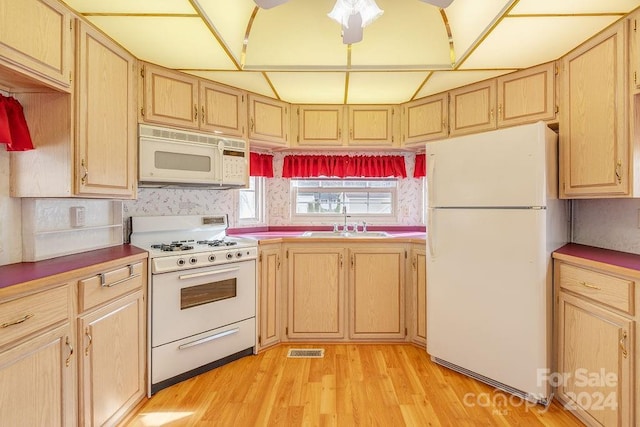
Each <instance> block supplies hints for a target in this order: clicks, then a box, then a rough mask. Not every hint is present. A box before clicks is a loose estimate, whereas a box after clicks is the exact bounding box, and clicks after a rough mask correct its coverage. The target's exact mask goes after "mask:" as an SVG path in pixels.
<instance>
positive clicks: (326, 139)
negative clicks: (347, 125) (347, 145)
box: [292, 105, 344, 147]
mask: <svg viewBox="0 0 640 427" xmlns="http://www.w3.org/2000/svg"><path fill="white" fill-rule="evenodd" d="M295 108H296V114H295V117H294V120H292V128H293V129H294V131H296V133H297V137H296V141H295V145H297V146H299V147H305V146H307V147H308V146H311V147H314V146H315V147H317V146H342V145H344V135H343V132H342V128H343V126H344V123H343V116H344V106H343V105H297V106H295ZM292 145H294V144H292Z"/></svg>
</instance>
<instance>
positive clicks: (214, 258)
mask: <svg viewBox="0 0 640 427" xmlns="http://www.w3.org/2000/svg"><path fill="white" fill-rule="evenodd" d="M215 260H216V256H215V255H214V254H211V255H209V262H214V261H215Z"/></svg>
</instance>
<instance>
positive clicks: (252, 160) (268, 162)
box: [249, 153, 273, 178]
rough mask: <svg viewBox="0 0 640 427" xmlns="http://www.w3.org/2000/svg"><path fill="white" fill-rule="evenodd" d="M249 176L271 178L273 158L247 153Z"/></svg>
mask: <svg viewBox="0 0 640 427" xmlns="http://www.w3.org/2000/svg"><path fill="white" fill-rule="evenodd" d="M249 175H251V176H265V177H267V178H273V156H272V155H269V154H260V153H249Z"/></svg>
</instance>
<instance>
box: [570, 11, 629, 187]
mask: <svg viewBox="0 0 640 427" xmlns="http://www.w3.org/2000/svg"><path fill="white" fill-rule="evenodd" d="M626 48H627V37H626V26H625V25H624V22H620V23H618V24H616V25H613V26H611V27H609V28H608V29H606V30H605V31H603V32H602V33H600V34H598V35H597V36H595V37H594V38H592V39H590V40H589V41H587V42H586V43H584V44H582V45H581V46H579V47H578V48H576V49H575V50H573V51H571V52H570V53H569V54H567V55H566V56H565V57H563V58H562V79H561V83H562V88H561V101H562V102H561V106H560V112H561V115H562V119H561V120H560V148H561V150H560V156H561V164H560V165H561V166H560V195H561V197H563V198H593V197H629V196H632V193H633V190H632V186H631V185H630V180H631V179H632V176H633V159H632V156H630V154H629V151H630V140H629V119H628V117H629V114H628V111H629V110H628V95H627V94H628V86H627V72H626V70H627V68H626V64H627V62H626V61H627V58H626Z"/></svg>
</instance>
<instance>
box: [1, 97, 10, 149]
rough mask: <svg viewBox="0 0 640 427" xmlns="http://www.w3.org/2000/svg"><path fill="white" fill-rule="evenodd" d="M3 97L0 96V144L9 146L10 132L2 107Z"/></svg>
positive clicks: (5, 112) (4, 109) (4, 110)
mask: <svg viewBox="0 0 640 427" xmlns="http://www.w3.org/2000/svg"><path fill="white" fill-rule="evenodd" d="M4 104H5V97H4V96H2V95H0V144H11V130H10V128H9V118H8V117H7V110H6V108H5V106H4Z"/></svg>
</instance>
